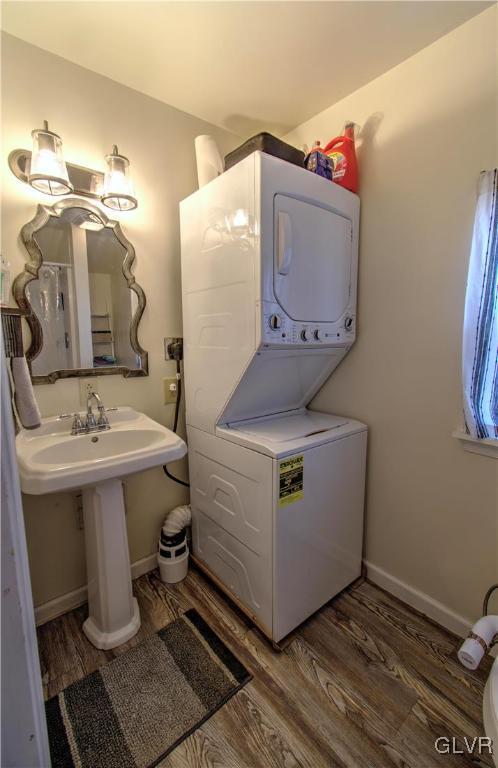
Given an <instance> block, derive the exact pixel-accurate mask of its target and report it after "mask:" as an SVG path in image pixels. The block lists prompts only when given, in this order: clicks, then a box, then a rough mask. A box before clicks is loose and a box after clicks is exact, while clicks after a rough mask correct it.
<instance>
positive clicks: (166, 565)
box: [157, 528, 189, 584]
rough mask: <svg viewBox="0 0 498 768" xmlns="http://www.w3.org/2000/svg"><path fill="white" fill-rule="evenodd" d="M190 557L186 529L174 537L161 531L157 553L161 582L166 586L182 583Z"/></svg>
mask: <svg viewBox="0 0 498 768" xmlns="http://www.w3.org/2000/svg"><path fill="white" fill-rule="evenodd" d="M188 555H189V548H188V544H187V529H186V528H183V529H182V530H181V531H180V532H179V533H175V534H173V535H166V534H165V533H164V531H161V536H160V538H159V551H158V553H157V563H158V565H159V571H160V573H161V580H162V581H164V582H165V583H166V584H176V583H177V582H178V581H182V579H184V578H185V576H186V575H187V571H188Z"/></svg>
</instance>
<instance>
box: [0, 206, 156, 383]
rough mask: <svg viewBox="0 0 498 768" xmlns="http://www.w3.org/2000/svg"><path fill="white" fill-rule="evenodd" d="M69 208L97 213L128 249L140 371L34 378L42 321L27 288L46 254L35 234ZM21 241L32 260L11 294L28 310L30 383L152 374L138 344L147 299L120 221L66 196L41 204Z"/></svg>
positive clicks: (126, 267) (64, 372) (65, 371)
mask: <svg viewBox="0 0 498 768" xmlns="http://www.w3.org/2000/svg"><path fill="white" fill-rule="evenodd" d="M68 208H84V209H85V210H86V211H89V212H90V213H94V214H95V215H96V216H98V217H99V219H100V220H101V221H102V223H103V225H104V227H107V228H109V229H112V230H113V231H114V234H115V236H116V237H117V239H118V241H119V242H120V243H121V245H122V246H123V248H124V249H125V256H124V258H123V265H122V270H123V275H124V278H125V280H126V282H127V285H128V288H129V289H130V290H132V291H134V292H135V294H136V296H137V299H138V305H137V309H136V311H135V314H134V315H133V317H132V319H131V325H130V344H131V347H132V349H133V351H134V352H135V353H136V354H137V355H140V356H141V359H142V367H141V368H136V369H133V368H128V367H127V366H122V365H119V366H110V365H109V366H105V365H103V366H99V367H98V368H62V369H60V370H58V371H51V372H50V373H48V374H46V375H33V372H32V367H31V364H32V361H33V360H34V359H35V358H36V357H37V356H38V355H39V354H40V352H41V350H42V347H43V332H42V327H41V324H40V321H39V320H38V318H37V316H36V315H35V313H34V312H33V309H32V307H31V304H30V303H29V300H28V297H27V293H26V287H27V285H28V284H29V283H30V282H31V281H32V280H37V279H38V272H39V269H40V267H41V266H42V264H43V254H42V251H41V249H40V247H39V245H38V243H37V242H36V238H35V235H36V233H37V232H38V231H39V230H40V229H42V227H44V226H45V224H47V222H48V221H50V218H51V217H57V218H60V217H61V216H62V214H63V213H64V211H66V210H67V209H68ZM21 239H22V242H23V243H24V246H25V248H26V250H27V252H28V254H29V257H30V258H29V261H26V263H25V265H24V271H23V272H21V273H20V274H19V275H17V277H16V278H15V280H14V282H13V285H12V294H13V296H14V299H15V301H16V303H17V306H18V307H19V308H20V309H22V310H24V311H26V313H27V314H26V316H25V318H24V319H25V320H26V322H27V323H28V326H29V329H30V331H31V344H30V346H29V348H28V349H27V351H26V360H27V362H28V366H29V371H30V374H31V380H32V382H33V384H53V383H54V382H56V381H57V379H69V378H74V377H83V376H85V377H86V376H109V375H116V374H122V375H123V376H124V377H125V378H129V377H132V376H148V375H149V356H148V353H147V352H146V351H145V350H144V349H142V347H141V346H140V343H139V341H138V325H139V323H140V320H141V318H142V315H143V313H144V309H145V305H146V303H147V302H146V298H145V293H144V291H143V288H142V287H141V286H140V285H139V284H138V283H137V282H136V281H135V277H134V276H133V274H132V272H131V267H132V265H133V262H134V261H135V249H134V247H133V245H132V244H131V243H130V241H129V240H128V239H127V238H126V237H125V235H124V234H123V230H122V229H121V226H120V224H119V222H118V221H114V220H113V219H109V218H108V217H107V216H106V215H105V213H103V211H102V210H101V209H100V208H98V207H97V206H96V205H93V204H92V203H89V202H88V201H87V200H81V198H78V197H65V198H64V199H63V200H59V201H57V202H56V203H55V204H54V205H41V204H39V205H38V208H37V210H36V215H35V217H34V218H33V219H32V220H31V221H28V222H27V223H26V224H25V225H24V226H23V228H22V229H21Z"/></svg>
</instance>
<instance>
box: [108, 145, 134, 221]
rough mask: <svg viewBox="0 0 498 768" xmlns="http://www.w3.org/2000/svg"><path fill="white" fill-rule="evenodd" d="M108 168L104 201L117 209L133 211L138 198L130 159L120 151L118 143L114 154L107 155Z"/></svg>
mask: <svg viewBox="0 0 498 768" xmlns="http://www.w3.org/2000/svg"><path fill="white" fill-rule="evenodd" d="M105 161H106V163H107V170H106V172H105V176H104V194H103V195H102V197H101V198H100V199H101V201H102V203H103V204H104V205H106V206H107V207H108V208H113V210H115V211H131V210H132V209H133V208H136V207H137V198H136V197H135V190H134V189H133V183H132V180H131V177H130V161H129V160H128V158H127V157H124V156H123V155H120V154H119V153H118V148H117V146H116V145H114V146H113V148H112V155H106V157H105Z"/></svg>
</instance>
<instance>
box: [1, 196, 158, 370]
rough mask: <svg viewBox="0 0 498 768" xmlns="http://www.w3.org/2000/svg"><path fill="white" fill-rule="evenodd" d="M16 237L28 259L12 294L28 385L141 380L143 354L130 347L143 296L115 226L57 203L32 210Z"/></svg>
mask: <svg viewBox="0 0 498 768" xmlns="http://www.w3.org/2000/svg"><path fill="white" fill-rule="evenodd" d="M21 238H22V241H23V243H24V245H25V246H26V249H27V251H28V253H29V257H30V258H29V261H27V262H26V265H25V268H24V272H22V273H21V274H20V275H18V276H17V277H16V279H15V281H14V284H13V286H12V291H13V294H14V298H15V300H16V302H17V304H18V306H19V307H20V308H21V309H23V310H28V314H27V315H26V321H27V323H28V325H29V328H30V331H31V345H30V347H29V349H28V350H27V352H26V358H27V361H28V364H29V367H30V370H31V376H32V379H33V383H35V384H41V383H50V382H54V381H56V380H57V379H59V378H68V377H71V376H92V375H93V376H101V375H103V374H116V373H119V374H123V376H147V375H148V359H147V352H145V351H144V350H143V349H142V347H141V346H140V344H139V341H138V325H139V322H140V318H141V317H142V314H143V311H144V308H145V294H144V292H143V290H142V288H141V287H140V286H139V285H138V284H137V283H136V282H135V278H134V276H133V274H132V271H131V268H132V265H133V262H134V260H135V250H134V248H133V246H132V244H131V243H130V242H129V241H128V240H127V239H126V237H125V236H124V234H123V232H122V230H121V227H120V226H119V223H118V222H117V221H111V220H110V219H108V218H107V216H106V215H105V214H104V213H102V211H101V210H100V209H99V208H97V206H95V205H92V204H91V203H88V202H86V201H84V200H80V199H78V198H65V199H64V200H61V201H58V202H57V203H55V205H53V206H45V205H39V206H38V210H37V213H36V216H35V218H34V219H33V220H32V221H30V222H28V223H27V224H25V225H24V227H23V228H22V230H21Z"/></svg>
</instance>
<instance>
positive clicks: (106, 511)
mask: <svg viewBox="0 0 498 768" xmlns="http://www.w3.org/2000/svg"><path fill="white" fill-rule="evenodd" d="M107 416H108V419H109V423H110V425H111V429H110V430H109V431H106V432H92V433H90V434H88V435H71V434H70V432H71V419H59V418H57V417H53V418H49V419H43V420H42V424H41V427H39V428H38V429H36V430H33V431H28V430H25V429H24V430H21V431H20V432H19V434H18V435H17V438H16V450H17V459H18V464H19V474H20V477H21V488H22V490H23V491H24V493H29V494H35V495H37V494H42V493H54V492H55V491H69V490H76V489H79V488H82V498H83V520H84V526H85V547H86V566H87V581H88V613H89V616H88V618H87V619H86V621H85V622H84V624H83V632H84V633H85V635H86V636H87V638H88V639H89V640H90V642H91V643H93V645H94V646H95V647H96V648H103V649H104V650H108V649H110V648H115V647H116V646H118V645H121V644H122V643H125V642H126V641H127V640H129V639H130V638H131V637H133V635H135V634H136V633H137V632H138V630H139V629H140V611H139V608H138V603H137V600H136V598H135V597H133V592H132V586H131V568H130V555H129V551H128V534H127V530H126V517H125V507H124V498H123V484H122V479H123V478H124V477H126V476H127V475H131V474H134V473H136V472H141V471H142V470H144V469H150V468H151V467H156V466H159V465H161V464H166V463H169V462H170V461H176V460H177V459H181V458H182V457H183V456H185V454H186V453H187V446H186V445H185V443H184V442H183V440H182V439H181V438H180V437H178V435H175V433H174V432H172V431H171V430H170V429H166V427H163V426H161V424H157V423H156V422H155V421H153V420H152V419H149V418H148V416H145V414H143V413H137V412H136V411H134V410H133V409H132V408H117V409H116V410H112V411H108V412H107ZM167 482H168V481H167V480H166V478H165V483H167ZM146 503H147V500H146V499H144V504H146ZM165 511H166V509H165Z"/></svg>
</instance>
